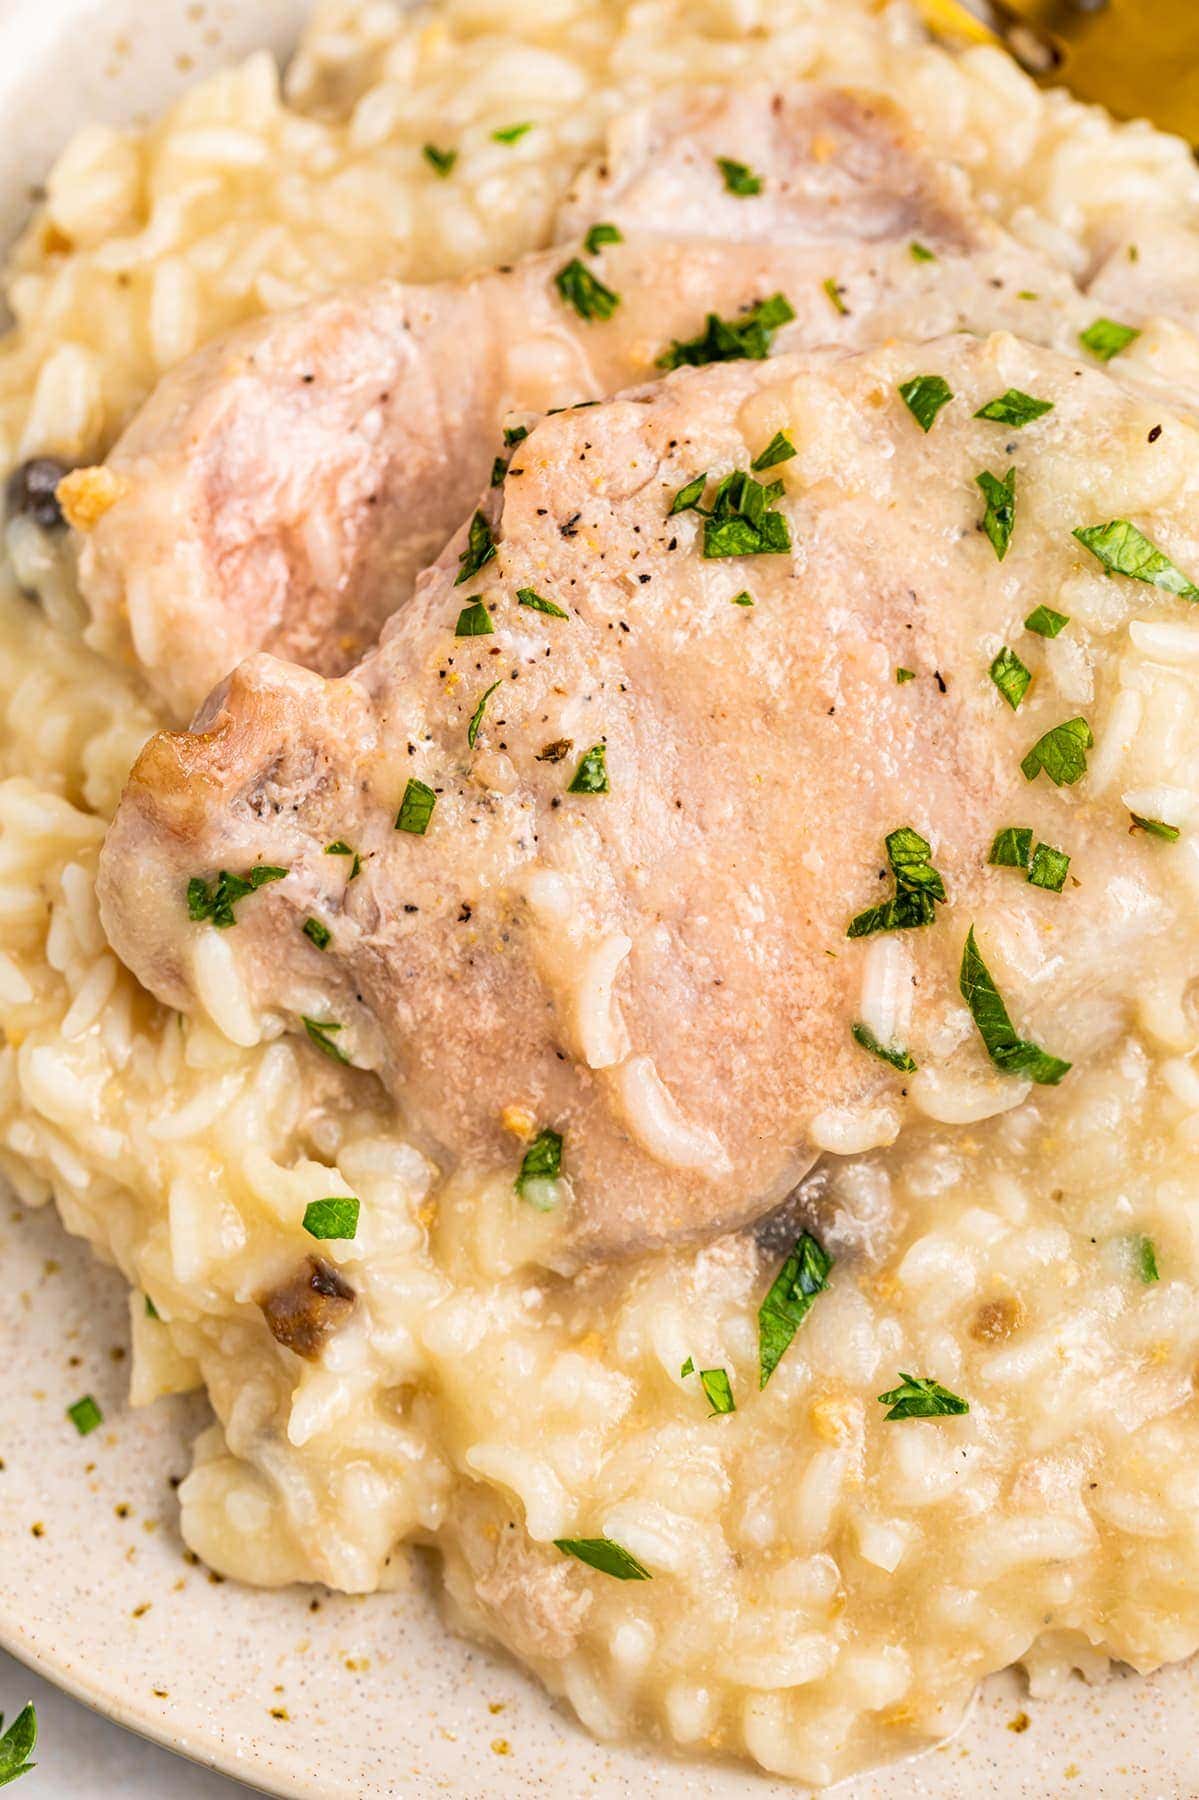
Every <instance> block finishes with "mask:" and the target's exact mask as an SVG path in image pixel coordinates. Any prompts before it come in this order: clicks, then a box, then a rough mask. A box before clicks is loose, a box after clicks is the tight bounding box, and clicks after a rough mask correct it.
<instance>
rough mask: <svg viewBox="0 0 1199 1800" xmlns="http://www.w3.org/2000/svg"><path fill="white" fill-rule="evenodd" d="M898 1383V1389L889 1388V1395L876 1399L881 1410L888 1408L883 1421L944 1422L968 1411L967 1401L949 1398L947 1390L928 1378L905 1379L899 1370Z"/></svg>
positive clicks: (913, 1377) (907, 1377) (923, 1376)
mask: <svg viewBox="0 0 1199 1800" xmlns="http://www.w3.org/2000/svg"><path fill="white" fill-rule="evenodd" d="M899 1379H900V1382H901V1384H902V1385H901V1386H900V1387H897V1388H892V1389H891V1390H890V1392H889V1393H886V1394H880V1395H879V1397H878V1401H879V1405H880V1406H889V1407H890V1408H891V1410H890V1412H889V1413H887V1415H886V1421H889V1420H891V1419H944V1418H948V1417H949V1416H950V1415H951V1414H957V1413H968V1412H969V1411H970V1405H969V1402H968V1401H966V1400H962V1399H960V1398H959V1397H958V1395H957V1394H951V1393H950V1391H949V1389H948V1388H947V1387H942V1386H941V1383H940V1382H939V1381H934V1380H933V1378H932V1376H931V1375H905V1374H904V1372H903V1370H902V1369H901V1370H900V1371H899ZM886 1421H884V1422H886Z"/></svg>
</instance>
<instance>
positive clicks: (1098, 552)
mask: <svg viewBox="0 0 1199 1800" xmlns="http://www.w3.org/2000/svg"><path fill="white" fill-rule="evenodd" d="M1074 535H1075V537H1076V538H1077V539H1078V541H1079V543H1080V544H1082V545H1083V546H1084V547H1085V548H1086V549H1088V550H1089V551H1090V552H1091V555H1092V556H1095V557H1098V559H1099V561H1100V562H1101V563H1102V564H1103V566H1104V568H1105V569H1107V570H1108V571H1109V573H1111V574H1113V575H1128V576H1130V577H1131V578H1132V580H1133V581H1146V582H1148V583H1149V585H1150V586H1151V587H1157V588H1162V589H1164V591H1165V592H1166V593H1167V594H1177V595H1178V598H1179V599H1180V600H1199V587H1196V586H1195V583H1194V582H1193V581H1192V580H1191V579H1190V577H1189V576H1187V575H1184V574H1183V572H1182V570H1181V569H1179V568H1177V567H1176V566H1175V565H1174V564H1173V563H1172V562H1171V561H1170V558H1169V557H1168V556H1167V555H1166V553H1165V551H1164V550H1159V549H1158V547H1157V545H1156V544H1152V543H1150V541H1149V539H1148V538H1147V537H1146V536H1145V534H1144V532H1143V531H1138V529H1137V527H1136V526H1135V525H1133V524H1130V523H1129V521H1128V520H1127V519H1109V520H1108V522H1107V524H1106V525H1082V526H1079V527H1078V529H1077V530H1076V531H1075V533H1074Z"/></svg>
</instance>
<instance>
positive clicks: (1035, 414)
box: [974, 388, 1053, 430]
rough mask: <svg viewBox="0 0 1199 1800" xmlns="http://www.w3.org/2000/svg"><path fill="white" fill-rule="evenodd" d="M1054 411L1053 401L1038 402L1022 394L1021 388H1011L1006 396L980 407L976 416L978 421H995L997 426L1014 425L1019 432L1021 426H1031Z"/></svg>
mask: <svg viewBox="0 0 1199 1800" xmlns="http://www.w3.org/2000/svg"><path fill="white" fill-rule="evenodd" d="M1052 411H1053V401H1052V400H1038V399H1036V397H1035V396H1034V395H1032V394H1022V393H1021V392H1020V389H1019V388H1009V389H1008V391H1007V393H1006V394H1000V395H999V396H998V398H997V399H995V400H988V401H987V404H986V405H985V406H980V407H979V409H978V411H977V412H976V413H975V415H974V416H975V418H976V419H993V420H994V421H995V423H996V424H997V425H1014V426H1015V427H1016V428H1017V430H1018V429H1019V428H1020V426H1021V425H1031V424H1032V421H1033V420H1034V419H1040V418H1042V417H1043V416H1044V415H1045V413H1047V412H1052Z"/></svg>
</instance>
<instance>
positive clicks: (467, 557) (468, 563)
mask: <svg viewBox="0 0 1199 1800" xmlns="http://www.w3.org/2000/svg"><path fill="white" fill-rule="evenodd" d="M494 555H495V539H494V538H493V537H492V535H491V526H490V525H489V524H488V523H487V520H486V519H485V518H484V517H483V515H482V513H481V512H477V513H476V514H475V516H474V518H473V519H472V520H471V522H470V530H469V532H468V533H467V538H466V549H465V550H464V551H463V552H462V555H461V556H460V557H459V558H458V573H457V575H455V577H454V586H455V587H461V586H462V583H463V582H464V581H469V580H470V579H471V578H472V576H475V575H477V574H478V573H479V570H480V569H482V568H484V567H485V566H486V565H487V564H488V563H489V562H490V561H491V559H492V557H493V556H494Z"/></svg>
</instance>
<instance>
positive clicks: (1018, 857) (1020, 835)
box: [987, 825, 1032, 869]
mask: <svg viewBox="0 0 1199 1800" xmlns="http://www.w3.org/2000/svg"><path fill="white" fill-rule="evenodd" d="M1031 856H1032V832H1031V831H1029V830H1028V829H1027V827H1026V826H1024V825H1006V826H1005V827H1004V829H1003V830H1002V831H997V832H996V834H995V840H994V842H993V843H992V845H991V854H990V856H988V858H987V861H988V862H989V863H993V864H994V865H995V867H996V868H998V869H1027V868H1028V864H1029V860H1030V858H1031Z"/></svg>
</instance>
